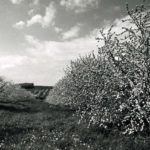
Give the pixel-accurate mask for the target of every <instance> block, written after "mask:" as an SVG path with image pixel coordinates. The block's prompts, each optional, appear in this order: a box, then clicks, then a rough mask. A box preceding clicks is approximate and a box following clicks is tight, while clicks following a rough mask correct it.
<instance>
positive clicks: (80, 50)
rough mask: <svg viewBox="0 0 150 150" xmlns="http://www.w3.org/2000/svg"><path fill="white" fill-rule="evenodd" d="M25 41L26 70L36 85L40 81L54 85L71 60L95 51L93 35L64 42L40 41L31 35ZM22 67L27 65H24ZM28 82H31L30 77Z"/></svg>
mask: <svg viewBox="0 0 150 150" xmlns="http://www.w3.org/2000/svg"><path fill="white" fill-rule="evenodd" d="M25 39H26V41H27V42H28V43H29V47H28V48H27V49H26V53H27V54H28V57H29V59H28V60H30V61H28V62H30V65H29V66H28V67H29V68H28V69H29V70H32V75H33V77H32V80H33V81H35V82H36V83H39V82H40V80H41V81H42V82H43V83H42V84H46V83H47V81H49V84H52V85H53V84H55V83H56V82H57V81H58V80H59V79H60V78H62V76H63V75H64V69H65V68H66V66H67V65H69V64H70V61H71V60H75V59H76V58H78V57H79V55H80V56H84V55H86V54H87V53H89V52H91V51H92V50H94V49H95V50H96V49H97V47H96V43H97V42H96V41H95V36H94V35H93V33H92V34H90V35H88V36H86V37H82V38H76V39H73V40H70V41H64V42H60V41H40V40H38V39H37V38H35V37H33V36H31V35H26V36H25ZM31 60H32V61H31ZM26 63H27V62H26ZM24 66H27V65H25V64H24ZM29 70H28V71H27V70H26V72H29ZM24 71H25V69H24ZM41 72H42V73H41ZM29 81H31V77H30V80H29ZM47 84H48V83H47Z"/></svg>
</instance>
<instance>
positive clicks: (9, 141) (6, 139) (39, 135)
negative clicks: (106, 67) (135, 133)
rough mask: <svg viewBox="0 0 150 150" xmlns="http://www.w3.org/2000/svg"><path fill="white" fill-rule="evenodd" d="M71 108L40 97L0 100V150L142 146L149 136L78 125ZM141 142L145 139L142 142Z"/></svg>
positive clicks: (101, 149)
mask: <svg viewBox="0 0 150 150" xmlns="http://www.w3.org/2000/svg"><path fill="white" fill-rule="evenodd" d="M74 114H75V111H74V110H71V109H69V108H67V107H64V106H54V105H49V104H47V103H44V102H41V101H30V102H29V101H28V102H27V101H24V102H19V103H14V104H12V103H11V102H8V103H0V118H1V119H0V149H1V150H29V149H31V150H71V149H72V150H74V149H75V150H131V149H132V150H142V149H143V150H144V149H145V150H146V149H149V147H150V140H147V139H145V140H142V139H139V138H133V137H130V138H129V137H122V136H119V135H118V134H117V133H115V134H114V133H112V132H111V133H106V132H105V133H103V132H102V131H100V130H99V129H98V128H91V129H87V128H86V125H85V124H84V123H82V124H80V125H78V123H77V121H78V118H77V117H76V116H75V115H74ZM144 142H145V143H144Z"/></svg>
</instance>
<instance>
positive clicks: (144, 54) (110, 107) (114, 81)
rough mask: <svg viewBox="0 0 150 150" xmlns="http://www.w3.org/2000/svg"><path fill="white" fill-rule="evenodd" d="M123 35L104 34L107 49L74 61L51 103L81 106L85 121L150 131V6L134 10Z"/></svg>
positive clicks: (124, 130) (124, 129)
mask: <svg viewBox="0 0 150 150" xmlns="http://www.w3.org/2000/svg"><path fill="white" fill-rule="evenodd" d="M127 12H128V19H126V20H123V22H126V21H127V22H128V23H129V24H130V25H131V27H129V28H128V27H124V28H123V29H122V33H121V34H116V33H113V27H111V28H110V29H109V30H108V32H107V33H106V32H105V31H104V30H100V34H101V38H97V40H98V42H99V41H101V40H102V41H103V42H104V46H103V47H100V48H99V49H98V54H97V55H95V54H94V53H91V54H89V55H87V56H86V57H80V58H79V59H77V60H76V61H72V62H71V65H70V67H68V68H67V70H66V76H65V77H64V78H63V79H62V80H61V81H60V82H59V83H58V84H57V85H56V87H55V88H54V89H53V90H52V91H51V92H50V96H49V99H48V100H50V101H53V102H55V100H56V102H57V103H64V104H69V105H71V106H75V107H78V114H79V115H80V117H81V120H85V121H87V122H89V126H90V125H98V126H101V127H104V128H108V127H112V126H115V127H117V128H118V129H119V130H121V131H122V133H124V134H135V133H139V132H142V133H143V132H144V133H146V132H147V133H148V132H149V130H150V128H149V125H150V44H149V42H150V40H149V36H150V31H149V24H150V23H149V19H150V12H149V10H147V9H146V7H145V6H144V5H141V6H137V7H136V8H135V10H131V11H130V10H129V8H128V5H127Z"/></svg>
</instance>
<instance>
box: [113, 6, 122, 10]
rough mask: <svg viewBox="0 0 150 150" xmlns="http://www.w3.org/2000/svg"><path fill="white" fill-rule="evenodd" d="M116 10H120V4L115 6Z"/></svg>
mask: <svg viewBox="0 0 150 150" xmlns="http://www.w3.org/2000/svg"><path fill="white" fill-rule="evenodd" d="M113 9H114V10H115V11H120V9H121V8H120V6H115V7H114V8H113Z"/></svg>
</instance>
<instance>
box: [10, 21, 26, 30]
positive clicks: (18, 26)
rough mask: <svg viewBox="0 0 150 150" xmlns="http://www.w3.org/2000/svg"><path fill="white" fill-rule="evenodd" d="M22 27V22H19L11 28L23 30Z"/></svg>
mask: <svg viewBox="0 0 150 150" xmlns="http://www.w3.org/2000/svg"><path fill="white" fill-rule="evenodd" d="M24 26H25V22H23V21H19V22H17V23H16V24H14V25H13V27H14V28H16V29H23V28H24Z"/></svg>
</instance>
